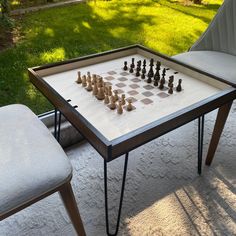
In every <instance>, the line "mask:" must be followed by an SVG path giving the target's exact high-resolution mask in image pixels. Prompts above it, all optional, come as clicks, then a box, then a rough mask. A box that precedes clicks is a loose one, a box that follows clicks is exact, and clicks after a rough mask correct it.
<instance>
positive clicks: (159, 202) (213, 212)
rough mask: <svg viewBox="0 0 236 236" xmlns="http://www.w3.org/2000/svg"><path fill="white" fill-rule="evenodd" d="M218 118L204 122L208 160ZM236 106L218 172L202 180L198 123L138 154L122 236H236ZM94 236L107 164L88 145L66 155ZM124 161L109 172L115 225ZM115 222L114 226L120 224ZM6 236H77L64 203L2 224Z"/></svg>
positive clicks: (53, 201)
mask: <svg viewBox="0 0 236 236" xmlns="http://www.w3.org/2000/svg"><path fill="white" fill-rule="evenodd" d="M215 115H216V112H212V113H210V114H208V115H206V117H205V134H204V156H205V154H206V151H207V147H208V144H209V139H210V135H211V132H212V129H213V125H214V120H215ZM235 119H236V103H234V104H233V108H232V110H231V113H230V116H229V118H228V122H227V124H226V127H225V129H224V133H223V136H222V138H221V140H220V144H219V147H218V149H217V153H216V156H215V159H214V161H213V164H212V166H211V167H210V168H209V167H206V166H203V172H202V176H198V174H197V121H194V122H191V123H189V124H187V125H185V126H183V127H181V128H179V129H177V130H175V131H173V132H171V133H169V134H166V135H164V136H162V137H161V138H159V139H156V140H154V141H152V142H150V143H148V144H146V145H144V146H142V147H139V148H138V149H136V150H134V151H132V152H131V153H130V157H129V164H128V173H127V181H126V187H125V195H124V202H123V210H122V218H121V225H120V231H119V235H130V236H144V235H146V236H149V235H157V236H159V235H168V236H169V235H207V236H209V235H236V171H235V170H236V122H235ZM66 151H67V154H68V156H69V159H70V160H71V162H72V165H73V167H74V176H73V180H72V185H73V189H74V192H75V195H76V200H77V202H78V205H79V208H80V212H81V216H82V219H83V221H84V224H85V229H86V231H87V235H88V236H100V235H101V236H102V235H106V234H105V216H104V215H105V214H104V194H103V189H104V186H103V159H102V158H101V157H100V156H99V155H98V153H97V152H96V151H95V150H94V149H93V148H92V147H91V146H90V145H89V144H88V143H86V142H82V143H79V144H76V145H74V146H72V147H70V148H68V149H67V150H66ZM123 160H124V158H122V157H120V158H118V159H116V160H115V161H113V162H111V163H109V164H108V168H109V171H108V176H109V183H110V184H109V190H110V194H109V199H110V201H109V202H110V211H111V214H110V219H115V217H116V210H117V209H116V206H117V205H118V200H119V191H120V186H121V173H122V170H123ZM113 222H114V221H113ZM0 235H1V236H9V235H11V236H25V235H36V236H40V235H47V236H53V235H56V236H57V235H58V236H72V235H75V232H74V229H73V227H72V224H71V223H70V220H69V219H68V216H67V214H66V212H65V209H64V206H63V205H62V202H61V201H60V199H59V198H58V196H55V195H52V196H51V197H48V198H46V199H44V200H42V201H40V202H38V203H36V204H34V205H33V206H31V207H29V208H27V209H25V210H23V211H21V212H19V213H17V214H15V215H14V216H11V217H9V218H8V219H6V220H4V221H2V222H0Z"/></svg>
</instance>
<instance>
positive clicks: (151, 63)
mask: <svg viewBox="0 0 236 236" xmlns="http://www.w3.org/2000/svg"><path fill="white" fill-rule="evenodd" d="M150 66H154V60H153V58H151V60H150Z"/></svg>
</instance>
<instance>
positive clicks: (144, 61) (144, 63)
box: [143, 59, 146, 67]
mask: <svg viewBox="0 0 236 236" xmlns="http://www.w3.org/2000/svg"><path fill="white" fill-rule="evenodd" d="M143 66H144V67H146V60H145V59H144V60H143Z"/></svg>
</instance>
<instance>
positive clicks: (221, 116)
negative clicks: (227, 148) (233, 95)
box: [205, 101, 233, 166]
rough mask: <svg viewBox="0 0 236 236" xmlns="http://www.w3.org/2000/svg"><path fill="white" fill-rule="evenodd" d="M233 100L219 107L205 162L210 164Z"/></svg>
mask: <svg viewBox="0 0 236 236" xmlns="http://www.w3.org/2000/svg"><path fill="white" fill-rule="evenodd" d="M232 103H233V101H231V102H229V103H227V104H225V105H223V106H222V107H220V108H219V110H218V114H217V118H216V122H215V127H214V130H213V133H212V137H211V142H210V145H209V149H208V153H207V157H206V162H205V164H206V165H208V166H210V165H211V162H212V160H213V158H214V155H215V151H216V148H217V146H218V143H219V140H220V136H221V133H222V131H223V129H224V125H225V122H226V120H227V117H228V115H229V111H230V108H231V105H232Z"/></svg>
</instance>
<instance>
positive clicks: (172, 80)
mask: <svg viewBox="0 0 236 236" xmlns="http://www.w3.org/2000/svg"><path fill="white" fill-rule="evenodd" d="M173 82H174V76H173V75H171V76H170V77H169V82H168V87H170V85H171V84H173Z"/></svg>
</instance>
